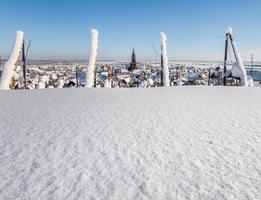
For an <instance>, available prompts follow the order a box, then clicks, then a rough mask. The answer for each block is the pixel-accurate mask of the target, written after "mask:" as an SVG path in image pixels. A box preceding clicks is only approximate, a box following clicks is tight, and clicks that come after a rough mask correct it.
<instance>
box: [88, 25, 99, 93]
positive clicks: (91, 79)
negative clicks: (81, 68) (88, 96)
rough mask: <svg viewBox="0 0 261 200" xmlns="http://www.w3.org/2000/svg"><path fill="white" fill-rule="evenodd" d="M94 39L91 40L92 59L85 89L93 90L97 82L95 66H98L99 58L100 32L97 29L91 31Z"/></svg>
mask: <svg viewBox="0 0 261 200" xmlns="http://www.w3.org/2000/svg"><path fill="white" fill-rule="evenodd" d="M91 34H92V38H91V53H90V59H89V65H88V70H87V73H86V81H85V87H87V88H92V87H94V85H95V84H94V81H95V77H94V76H95V68H96V67H95V64H96V58H97V50H98V36H99V32H98V31H97V30H95V29H92V30H91Z"/></svg>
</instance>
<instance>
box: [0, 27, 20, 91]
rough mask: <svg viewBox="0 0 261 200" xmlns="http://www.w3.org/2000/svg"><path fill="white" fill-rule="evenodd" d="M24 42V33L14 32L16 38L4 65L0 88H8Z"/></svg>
mask: <svg viewBox="0 0 261 200" xmlns="http://www.w3.org/2000/svg"><path fill="white" fill-rule="evenodd" d="M23 43H24V33H23V32H22V31H17V32H16V40H15V44H14V47H13V50H12V52H11V55H10V57H9V59H8V60H7V62H6V63H5V65H4V70H3V73H2V78H1V81H0V89H4V90H9V89H10V85H11V82H12V78H13V76H14V74H15V70H16V66H17V62H18V59H19V57H20V55H21V51H22V48H23Z"/></svg>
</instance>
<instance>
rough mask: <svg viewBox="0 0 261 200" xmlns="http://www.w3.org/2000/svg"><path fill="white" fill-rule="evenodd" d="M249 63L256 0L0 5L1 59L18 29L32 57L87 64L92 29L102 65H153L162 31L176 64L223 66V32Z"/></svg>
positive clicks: (259, 42) (260, 22) (259, 4)
mask: <svg viewBox="0 0 261 200" xmlns="http://www.w3.org/2000/svg"><path fill="white" fill-rule="evenodd" d="M227 25H230V26H232V27H233V28H234V37H235V39H236V41H237V43H238V46H239V48H240V52H241V54H242V55H243V59H244V60H246V61H248V60H249V59H250V58H249V57H250V54H251V53H254V54H255V58H256V59H259V60H261V1H260V0H1V3H0V55H2V56H4V57H7V56H8V55H9V52H10V50H11V48H12V46H13V42H14V38H15V31H16V30H22V31H24V32H25V35H26V39H27V40H29V39H31V40H32V52H31V54H30V58H34V59H48V58H50V59H53V58H58V59H88V56H89V48H90V29H91V28H96V29H98V31H99V32H100V43H99V47H100V48H99V52H98V55H99V59H113V60H126V59H130V55H131V51H132V47H133V46H135V49H136V54H137V57H138V59H142V60H144V59H155V52H154V50H153V48H152V42H153V43H154V44H155V46H157V47H159V45H160V35H159V33H160V32H161V31H164V32H165V33H166V34H167V35H168V53H169V57H170V59H174V60H222V59H223V54H224V53H223V51H224V34H225V29H226V26H227Z"/></svg>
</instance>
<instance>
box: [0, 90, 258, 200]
mask: <svg viewBox="0 0 261 200" xmlns="http://www.w3.org/2000/svg"><path fill="white" fill-rule="evenodd" d="M260 102H261V91H260V89H259V88H245V87H175V88H174V87H172V88H154V89H86V88H81V89H80V88H79V89H56V90H53V89H46V90H34V91H15V92H14V91H4V90H3V91H0V104H1V109H0V180H1V181H0V199H208V200H214V199H215V200H219V199H243V200H244V199H252V200H257V199H261V193H260V190H261V147H260V144H261V135H260V133H261V123H260V122H261V114H260V110H261V104H260Z"/></svg>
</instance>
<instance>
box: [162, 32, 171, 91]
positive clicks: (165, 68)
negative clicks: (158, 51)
mask: <svg viewBox="0 0 261 200" xmlns="http://www.w3.org/2000/svg"><path fill="white" fill-rule="evenodd" d="M160 38H161V46H162V58H163V81H164V87H169V86H170V81H169V67H168V62H169V59H168V53H167V36H166V34H165V33H164V32H161V33H160Z"/></svg>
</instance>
